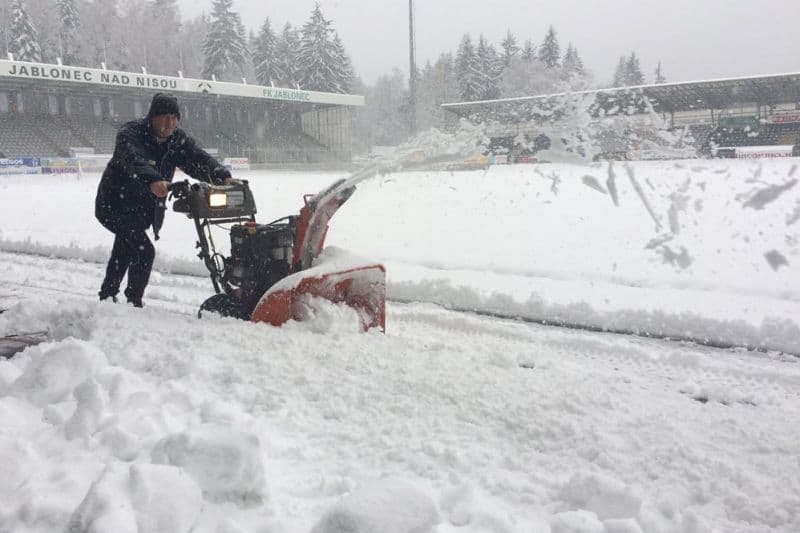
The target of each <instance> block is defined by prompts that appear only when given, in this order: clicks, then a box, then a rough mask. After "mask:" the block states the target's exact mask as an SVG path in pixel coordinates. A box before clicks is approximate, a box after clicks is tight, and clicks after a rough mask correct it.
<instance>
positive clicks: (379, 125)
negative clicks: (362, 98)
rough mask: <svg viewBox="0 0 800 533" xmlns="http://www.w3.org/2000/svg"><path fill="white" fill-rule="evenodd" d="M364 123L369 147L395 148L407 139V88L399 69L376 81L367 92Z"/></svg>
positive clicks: (404, 78) (404, 77)
mask: <svg viewBox="0 0 800 533" xmlns="http://www.w3.org/2000/svg"><path fill="white" fill-rule="evenodd" d="M366 96H367V109H366V110H365V111H366V113H367V114H368V116H369V119H368V122H369V123H370V125H371V128H372V130H371V141H370V142H369V144H370V145H395V144H398V143H399V142H400V141H402V140H403V139H405V138H406V137H407V136H408V133H409V128H408V115H409V114H408V110H407V108H406V106H407V105H408V85H407V83H406V76H405V74H404V73H403V72H401V71H400V70H399V69H396V68H395V69H394V70H393V71H392V74H391V75H386V74H385V75H383V76H381V77H379V78H378V79H377V81H376V82H375V86H374V87H373V88H372V90H371V91H369V92H368V94H367V95H366Z"/></svg>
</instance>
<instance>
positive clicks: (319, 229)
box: [170, 169, 386, 331]
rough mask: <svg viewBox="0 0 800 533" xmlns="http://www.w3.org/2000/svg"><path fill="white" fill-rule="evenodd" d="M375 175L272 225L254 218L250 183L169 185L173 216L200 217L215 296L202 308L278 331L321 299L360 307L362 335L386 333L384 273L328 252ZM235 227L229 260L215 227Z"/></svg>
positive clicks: (326, 193)
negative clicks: (329, 239)
mask: <svg viewBox="0 0 800 533" xmlns="http://www.w3.org/2000/svg"><path fill="white" fill-rule="evenodd" d="M374 174H375V171H374V170H371V169H367V170H365V171H361V172H359V173H356V174H354V175H353V176H351V177H350V178H348V179H341V180H339V181H337V182H335V183H333V184H332V185H331V186H330V187H328V188H326V189H324V190H323V191H321V192H319V193H317V194H315V195H306V196H305V197H304V198H303V200H304V204H305V205H304V206H303V207H302V209H300V213H299V215H290V216H286V217H283V218H280V219H277V220H274V221H273V222H270V223H269V224H258V223H256V220H255V214H256V205H255V200H254V199H253V194H252V192H251V191H250V186H249V184H248V182H247V181H240V182H234V183H232V184H230V185H209V184H207V183H193V184H190V183H189V182H188V181H182V182H176V183H173V184H171V185H170V193H171V197H172V198H174V199H175V201H174V203H173V206H172V208H173V211H175V212H178V213H184V214H186V215H187V216H188V217H189V218H192V219H193V220H194V224H195V229H196V230H197V237H198V240H197V248H199V250H200V251H199V253H198V254H197V255H198V257H200V258H201V259H202V260H203V262H204V264H205V266H206V268H207V269H208V271H209V273H210V275H211V282H212V284H213V285H214V290H215V292H216V294H215V295H214V296H211V297H210V298H208V299H207V300H206V301H205V302H203V303H202V305H201V306H200V310H199V312H198V316H202V313H203V312H214V313H218V314H220V315H223V316H230V317H235V318H240V319H244V320H252V321H253V322H267V323H269V324H272V325H275V326H279V325H281V324H283V323H285V322H287V321H288V320H290V319H295V320H304V319H307V318H308V317H309V316H313V313H314V306H315V300H316V299H320V298H321V299H324V300H327V301H329V302H333V303H335V304H344V305H347V306H348V307H350V308H352V309H354V310H355V311H356V312H357V313H358V316H359V318H360V320H361V324H362V326H363V328H364V330H368V329H369V328H373V327H379V328H380V329H381V330H382V331H385V329H386V271H385V269H384V267H383V265H380V264H377V263H369V262H364V261H363V260H360V259H358V258H355V257H353V256H350V255H349V254H347V253H345V252H344V251H342V250H338V249H337V250H333V251H330V252H329V251H328V250H325V252H323V246H324V243H325V236H326V235H327V232H328V223H329V222H330V219H331V217H332V216H333V215H334V213H336V210H337V209H339V207H341V205H342V204H343V203H344V202H346V201H347V200H348V198H350V196H351V195H352V194H353V192H354V191H355V185H356V184H357V183H358V182H359V181H361V180H363V179H365V178H367V177H370V176H371V175H374ZM223 224H232V225H231V226H230V229H229V233H230V244H231V253H230V256H229V257H226V256H224V255H223V254H221V253H219V252H217V250H216V247H215V245H214V240H213V238H212V234H211V229H212V227H213V226H220V225H223Z"/></svg>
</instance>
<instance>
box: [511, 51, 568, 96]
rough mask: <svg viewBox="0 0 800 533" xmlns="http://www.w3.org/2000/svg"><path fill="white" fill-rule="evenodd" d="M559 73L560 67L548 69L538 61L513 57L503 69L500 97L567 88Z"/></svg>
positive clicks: (559, 90)
mask: <svg viewBox="0 0 800 533" xmlns="http://www.w3.org/2000/svg"><path fill="white" fill-rule="evenodd" d="M560 74H561V71H560V69H548V68H546V67H545V66H544V65H543V64H542V63H540V62H539V61H526V60H525V58H524V57H515V58H513V59H512V60H511V64H510V65H509V66H508V67H507V68H506V69H505V70H504V71H503V77H502V80H501V83H500V97H501V98H512V97H517V96H536V95H538V94H552V93H555V92H562V91H565V90H568V89H569V86H568V85H566V84H565V83H564V80H563V79H562V78H561V75H560Z"/></svg>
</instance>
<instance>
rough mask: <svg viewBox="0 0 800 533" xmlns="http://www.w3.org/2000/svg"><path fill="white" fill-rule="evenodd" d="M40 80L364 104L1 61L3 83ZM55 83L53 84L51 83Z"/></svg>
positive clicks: (358, 99)
mask: <svg viewBox="0 0 800 533" xmlns="http://www.w3.org/2000/svg"><path fill="white" fill-rule="evenodd" d="M3 81H8V82H12V83H19V82H24V81H27V82H30V81H35V82H40V83H42V84H43V85H45V84H62V86H63V85H64V84H67V85H69V84H75V85H78V86H80V85H83V86H84V87H85V86H94V87H96V88H106V89H126V88H128V89H136V90H154V91H155V90H158V91H164V90H166V91H170V92H184V93H193V94H197V95H203V94H209V95H218V96H234V97H244V98H256V99H261V100H280V101H290V102H298V103H310V104H329V105H346V106H362V105H364V97H363V96H358V95H353V94H337V93H325V92H319V91H306V90H302V89H287V88H279V87H264V86H261V85H249V84H245V83H232V82H223V81H215V80H199V79H191V78H182V77H175V76H161V75H154V74H145V73H143V72H121V71H114V70H105V69H96V68H87V67H70V66H66V65H52V64H46V63H29V62H25V61H6V60H0V82H3ZM51 86H52V85H51Z"/></svg>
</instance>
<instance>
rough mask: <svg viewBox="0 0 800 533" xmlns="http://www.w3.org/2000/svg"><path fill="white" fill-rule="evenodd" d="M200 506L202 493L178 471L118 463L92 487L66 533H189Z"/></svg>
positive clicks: (74, 514) (76, 511) (104, 473)
mask: <svg viewBox="0 0 800 533" xmlns="http://www.w3.org/2000/svg"><path fill="white" fill-rule="evenodd" d="M201 508H202V497H201V495H200V489H199V488H198V487H197V485H196V484H195V483H194V481H193V480H192V478H190V477H188V476H187V475H186V474H185V473H183V472H182V471H181V470H180V469H178V468H175V467H170V466H163V465H147V464H133V465H130V466H129V467H127V468H126V467H125V466H123V465H117V466H113V467H109V468H107V469H106V471H104V472H103V474H102V475H101V477H100V478H99V479H98V480H97V481H95V482H94V483H92V486H91V487H90V488H89V492H88V493H87V494H86V497H85V498H84V499H83V501H82V502H81V504H80V506H78V508H77V509H76V510H75V512H74V513H73V515H72V517H71V518H70V520H69V524H68V526H67V531H86V532H92V533H93V532H97V533H100V532H101V531H115V532H116V531H118V532H121V533H127V532H130V533H160V532H162V531H172V532H175V533H183V532H189V531H191V530H192V527H193V526H194V523H195V521H196V519H197V516H198V515H199V514H200V511H201Z"/></svg>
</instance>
